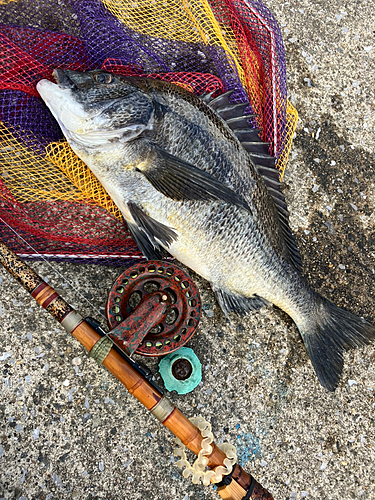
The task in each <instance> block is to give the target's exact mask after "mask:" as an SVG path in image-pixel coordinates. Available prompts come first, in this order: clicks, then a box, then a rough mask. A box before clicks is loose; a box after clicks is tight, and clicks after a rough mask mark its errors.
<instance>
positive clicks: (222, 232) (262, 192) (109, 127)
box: [37, 69, 375, 391]
mask: <svg viewBox="0 0 375 500" xmlns="http://www.w3.org/2000/svg"><path fill="white" fill-rule="evenodd" d="M54 74H55V78H56V81H57V84H54V83H52V82H50V81H48V80H42V81H40V82H39V83H38V86H37V89H38V92H39V93H40V95H41V97H42V98H43V99H44V101H45V102H46V104H47V106H48V107H49V108H50V110H51V112H52V113H53V115H54V116H55V118H56V119H57V121H58V122H59V124H60V126H61V129H62V131H63V133H64V135H65V137H66V139H67V141H68V142H69V144H70V146H71V147H72V149H73V150H74V151H75V153H76V154H77V155H78V156H79V157H80V158H81V159H82V160H83V161H84V162H85V163H86V165H87V166H88V167H89V168H90V169H91V170H92V172H93V173H94V174H95V175H96V177H97V178H98V179H99V181H100V182H101V183H102V185H103V186H104V188H105V189H106V191H107V192H108V194H109V195H110V196H111V198H112V199H113V201H114V202H115V203H116V205H117V206H118V207H119V209H120V210H121V212H122V214H123V216H124V218H125V220H126V222H127V224H128V226H129V229H130V231H131V233H132V235H133V237H134V238H135V240H136V242H137V243H138V245H139V247H140V248H141V250H142V251H143V253H144V255H145V256H146V257H147V258H152V259H154V258H160V256H161V250H162V249H166V250H167V251H168V252H169V253H170V254H171V255H173V256H174V257H176V258H177V259H178V260H180V261H181V262H183V263H184V264H186V265H187V266H189V267H190V268H192V269H194V271H196V272H197V273H198V274H200V275H201V276H203V277H204V278H206V279H207V280H208V281H209V282H210V283H211V286H212V288H213V290H214V291H215V293H216V296H217V298H218V302H219V304H220V306H221V308H222V309H223V311H224V313H225V314H226V315H229V314H230V313H231V312H235V313H237V314H246V313H248V312H249V311H251V310H254V309H258V308H260V307H262V305H264V304H267V303H273V304H275V305H276V306H278V307H279V308H281V309H282V310H283V311H285V312H286V313H287V314H288V315H289V316H291V318H292V319H293V320H294V322H295V323H296V325H297V327H298V329H299V331H300V333H301V336H302V338H303V341H304V343H305V346H306V349H307V352H308V354H309V356H310V359H311V361H312V364H313V366H314V369H315V371H316V374H317V376H318V378H319V380H320V382H321V384H322V385H323V386H324V387H326V388H327V389H328V390H331V391H332V390H334V389H335V387H336V386H337V384H338V381H339V378H340V374H341V372H342V368H343V354H342V353H343V350H344V349H346V348H349V347H354V346H358V345H361V344H366V343H368V342H369V341H370V340H371V339H373V338H374V337H375V329H374V327H373V326H371V325H369V324H368V323H365V322H363V321H362V320H361V319H360V318H358V317H356V316H354V315H353V314H351V313H348V312H346V311H344V310H342V309H339V308H338V307H336V306H335V305H334V304H332V303H331V302H329V301H328V300H326V299H325V298H323V297H321V296H320V295H318V294H317V293H316V292H314V291H313V290H312V289H311V288H310V286H308V285H307V284H306V283H305V281H304V279H303V278H302V276H301V261H300V256H299V252H298V249H297V246H296V244H295V241H294V237H293V235H292V233H291V231H290V229H289V223H288V212H287V209H286V205H285V200H284V196H283V194H282V192H281V189H280V184H279V180H278V173H277V171H276V170H275V168H274V166H273V162H274V160H273V159H272V158H271V157H270V156H269V155H268V154H267V145H265V144H263V143H262V142H261V141H260V140H259V137H258V135H257V131H256V130H252V129H251V128H250V127H249V125H248V120H249V117H248V116H244V109H245V107H246V104H245V105H244V104H240V105H233V104H230V101H229V99H230V93H226V94H222V95H221V96H219V97H216V98H214V99H212V98H211V97H210V96H209V95H207V96H205V97H204V98H202V99H201V98H199V97H197V96H195V95H193V94H191V93H189V92H188V91H186V90H184V89H182V88H181V87H178V86H176V85H173V84H169V83H165V82H160V81H155V80H150V79H145V78H126V77H120V76H114V75H111V74H109V73H105V72H103V71H91V72H87V73H80V72H74V71H68V70H64V71H63V70H60V69H58V70H55V72H54Z"/></svg>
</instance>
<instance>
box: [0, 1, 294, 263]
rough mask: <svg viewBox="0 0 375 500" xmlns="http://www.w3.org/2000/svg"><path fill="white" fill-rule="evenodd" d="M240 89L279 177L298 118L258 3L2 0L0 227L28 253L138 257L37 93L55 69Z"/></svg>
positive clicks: (273, 26) (272, 26) (196, 88)
mask: <svg viewBox="0 0 375 500" xmlns="http://www.w3.org/2000/svg"><path fill="white" fill-rule="evenodd" d="M57 67H58V68H62V69H73V70H80V71H85V70H92V69H97V68H102V69H105V70H107V71H111V72H116V73H119V74H125V75H141V76H148V77H150V78H158V79H162V80H167V81H169V82H175V83H178V84H180V85H182V86H184V87H185V88H187V89H188V90H190V91H191V92H194V93H195V94H197V95H200V94H203V93H205V92H217V95H219V94H220V93H222V92H224V91H227V90H231V89H235V90H236V92H235V93H234V94H233V96H232V101H233V102H238V103H239V102H246V101H249V102H250V104H251V108H252V111H253V113H254V114H256V115H257V118H256V119H254V121H253V126H254V127H255V128H259V129H260V130H261V133H260V134H261V138H262V139H263V140H264V141H266V142H269V143H270V153H271V154H272V155H275V156H276V158H277V168H278V169H279V171H280V174H281V175H282V174H283V172H284V169H285V166H286V162H287V158H288V153H289V150H290V147H291V142H292V138H293V134H294V130H295V126H296V122H297V113H296V111H295V109H294V108H293V107H292V106H291V104H290V103H289V102H288V100H287V94H286V74H285V56H284V48H283V43H282V39H281V34H280V30H279V27H278V25H277V23H276V21H275V19H274V17H273V16H272V14H271V13H270V11H269V10H268V9H267V8H266V7H265V6H264V5H263V4H262V3H261V2H260V1H257V0H189V1H185V0H163V1H160V0H0V217H1V219H2V220H3V221H4V222H1V220H0V233H1V237H2V238H3V240H4V241H5V242H6V243H7V244H9V245H10V247H11V248H12V249H13V250H14V251H16V252H17V253H18V254H19V255H21V256H23V257H26V258H27V257H30V258H32V257H35V251H34V250H32V249H30V247H29V246H28V245H27V244H26V243H25V242H23V241H22V240H21V239H20V238H19V237H18V236H16V235H15V233H14V232H13V231H12V230H11V229H10V227H11V228H13V229H15V230H16V232H17V233H18V234H20V235H21V236H22V237H23V238H24V240H25V241H27V242H30V243H31V244H32V246H33V248H34V249H35V250H36V251H37V252H38V253H39V254H41V255H43V256H44V257H45V258H49V259H55V260H72V261H82V260H83V261H86V262H98V263H111V264H123V263H124V261H125V260H127V259H137V258H140V257H141V254H140V252H139V251H138V249H137V247H136V245H135V243H134V241H133V240H132V239H131V237H130V235H129V233H128V230H127V228H126V226H125V223H124V222H123V220H122V218H121V214H120V212H119V210H118V209H117V207H116V206H115V205H114V203H113V202H112V200H111V199H110V197H109V196H108V195H107V193H106V192H105V191H104V190H103V188H102V187H101V185H100V183H99V182H98V180H97V179H96V178H95V177H94V176H93V174H91V172H90V171H89V169H88V168H87V167H86V166H85V165H84V164H83V163H82V161H81V160H80V159H79V158H78V157H77V156H76V155H75V154H74V153H73V151H72V150H71V148H70V147H69V145H68V143H67V142H66V141H65V139H64V138H63V135H62V133H61V131H60V128H59V126H58V125H57V122H56V121H55V120H54V118H53V117H52V115H51V114H50V112H49V110H48V109H47V107H46V106H45V104H44V103H43V101H42V99H41V98H40V97H39V95H38V92H37V91H36V83H37V82H38V81H39V80H40V79H42V78H47V79H51V80H52V71H53V69H54V68H57Z"/></svg>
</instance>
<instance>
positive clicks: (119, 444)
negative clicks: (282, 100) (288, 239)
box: [0, 0, 375, 500]
mask: <svg viewBox="0 0 375 500" xmlns="http://www.w3.org/2000/svg"><path fill="white" fill-rule="evenodd" d="M267 5H268V6H269V7H270V8H271V10H272V11H273V13H274V14H275V15H276V18H277V19H278V21H279V23H280V24H281V26H282V31H283V36H284V40H285V48H286V54H287V64H288V85H289V96H290V100H291V102H292V103H293V104H294V106H296V108H297V109H298V111H299V113H300V120H299V125H298V129H297V136H296V139H295V141H294V145H293V149H292V153H291V156H290V160H289V164H288V167H287V171H286V175H285V178H284V184H285V186H284V191H285V193H286V195H287V200H288V204H289V208H290V212H291V223H292V227H293V230H294V232H295V234H296V237H297V241H298V243H299V246H300V249H301V253H302V255H303V264H304V270H305V274H306V277H307V279H308V280H309V281H310V282H311V283H312V284H314V287H315V288H316V290H317V291H319V292H320V293H322V294H323V295H325V296H327V297H328V298H330V299H332V300H333V301H334V302H336V303H337V304H338V305H340V306H342V307H345V308H347V309H349V310H351V311H353V312H354V313H356V314H359V315H360V316H363V317H365V318H366V319H368V320H369V321H372V322H373V323H375V314H374V282H375V156H374V126H375V123H374V122H375V114H374V108H375V99H374V71H375V64H374V55H375V38H374V32H375V24H374V21H375V18H374V15H373V3H372V2H370V1H369V0H367V1H363V2H361V1H351V2H339V1H338V0H331V2H329V3H328V2H325V1H320V2H316V1H314V2H307V1H299V2H283V3H281V2H277V1H276V0H272V1H268V2H267ZM54 266H55V267H57V268H58V270H59V272H60V273H61V274H63V275H64V276H66V277H67V279H68V280H69V281H71V282H72V283H73V284H74V286H75V287H76V288H78V289H79V290H80V291H81V293H83V294H85V296H86V297H88V298H89V300H90V302H91V303H92V304H93V307H91V306H89V305H88V304H86V303H85V302H84V300H83V299H82V297H80V296H78V295H77V294H76V293H75V292H74V291H72V290H71V289H70V287H69V286H68V285H67V284H66V283H65V284H64V283H63V281H62V280H61V278H60V277H59V276H56V274H55V272H54V271H53V270H51V268H49V267H48V266H47V264H45V263H35V265H34V269H35V270H36V271H37V272H38V273H39V274H40V275H41V276H42V277H44V278H47V279H48V282H49V283H50V284H51V285H52V286H54V287H55V288H57V289H58V290H59V291H60V292H61V293H62V294H63V296H64V297H66V298H67V299H68V301H69V302H70V303H71V304H72V305H74V306H75V307H76V308H77V309H78V310H80V311H81V312H82V313H83V314H90V315H91V316H96V317H98V315H99V312H101V313H103V312H104V310H103V306H104V303H105V300H106V295H107V291H108V289H109V287H110V286H111V284H112V282H113V281H114V280H115V278H116V276H117V274H118V273H119V269H107V268H100V267H96V266H89V265H79V266H74V265H68V264H59V265H56V264H54ZM191 275H192V277H193V278H194V279H195V281H196V283H197V284H198V286H199V288H200V291H201V296H202V304H203V309H204V312H203V317H202V321H201V323H200V327H199V330H198V332H197V333H196V334H195V336H194V338H193V339H192V341H191V342H190V343H189V346H190V347H192V348H193V349H194V350H195V352H196V354H197V355H198V357H199V358H200V360H201V362H202V365H203V380H202V385H201V386H200V387H198V388H197V389H196V390H195V391H194V392H192V393H191V394H188V395H185V396H177V395H176V394H174V393H172V394H171V398H172V400H173V401H174V402H175V403H176V404H177V405H178V406H179V407H180V409H181V410H182V411H183V412H184V413H185V414H186V415H188V416H193V415H202V416H203V417H205V418H206V419H208V420H209V421H210V422H211V424H212V426H213V431H214V434H215V437H216V439H217V440H218V441H229V442H231V443H233V444H234V445H236V447H237V450H238V456H239V462H240V463H241V464H242V465H243V466H244V467H245V468H246V470H248V471H249V472H250V473H251V474H253V475H254V476H255V477H256V478H257V479H258V480H260V481H261V482H262V483H263V484H264V485H265V486H266V487H267V488H268V489H269V490H270V491H271V492H272V493H273V494H274V497H275V500H300V499H302V498H308V499H314V500H318V499H319V500H339V499H340V500H350V499H353V498H358V499H364V500H365V499H366V500H371V499H375V479H374V478H375V428H374V425H375V393H374V391H375V368H374V367H375V349H374V346H368V347H366V348H362V349H358V350H354V351H350V352H348V353H347V354H346V355H345V369H344V375H343V379H342V382H341V383H340V385H339V387H338V389H337V390H336V392H335V393H334V394H331V393H328V392H327V391H325V390H324V389H323V388H322V387H321V386H320V385H319V384H318V382H317V379H316V377H315V375H314V373H313V369H312V367H311V364H310V362H309V359H308V357H307V354H306V352H305V349H304V347H303V343H302V341H301V339H300V337H299V334H298V332H297V329H296V327H295V326H294V324H293V323H292V321H291V320H290V319H289V318H288V317H287V316H286V315H285V314H284V313H282V312H280V311H279V310H277V309H275V308H269V309H264V310H262V311H260V312H258V313H255V314H253V315H251V316H250V317H249V318H247V319H246V320H243V321H239V320H238V321H234V322H233V323H232V324H230V323H229V322H228V321H227V320H226V319H225V318H224V317H223V315H222V313H221V312H220V310H219V308H218V306H217V304H216V302H215V299H214V296H213V293H212V292H211V291H210V289H209V287H208V286H207V284H206V283H205V282H204V281H203V280H201V279H200V278H198V277H197V276H195V275H194V274H193V273H191ZM98 311H99V312H98ZM0 331H1V335H0V370H1V377H0V387H1V392H0V498H1V499H3V498H5V499H6V500H11V499H12V500H13V499H21V500H25V499H26V500H31V499H41V500H42V499H43V500H47V499H50V500H52V499H53V500H54V499H79V500H80V499H92V498H98V499H113V500H114V499H120V498H121V499H126V500H130V499H134V500H136V499H143V500H146V499H148V500H193V499H194V500H195V499H197V500H198V499H214V498H218V496H217V494H216V493H215V491H214V490H213V488H212V487H203V486H194V485H192V484H191V483H190V482H189V481H188V480H186V479H184V478H183V477H182V475H181V473H180V471H179V469H177V467H176V466H175V465H174V464H173V458H172V442H173V437H172V436H171V435H170V434H169V432H168V431H167V430H166V429H164V428H162V427H161V426H160V425H159V424H158V423H157V422H156V420H155V419H154V418H153V417H152V416H150V415H149V414H148V413H147V412H146V410H144V409H143V408H142V407H141V406H140V405H139V404H138V402H137V401H135V400H133V398H132V397H131V396H129V395H127V393H126V391H125V389H124V388H122V387H121V386H120V385H119V384H118V383H117V382H116V381H115V379H114V378H113V377H112V376H111V375H110V374H109V373H108V372H106V371H105V370H100V369H98V368H97V366H96V364H95V362H94V361H92V360H90V359H89V358H88V357H87V356H86V353H85V352H84V349H83V348H81V347H80V346H79V345H78V343H77V342H76V341H75V340H74V339H73V338H72V337H70V336H69V335H67V334H66V333H64V332H63V331H62V330H61V329H60V328H59V327H58V325H57V324H56V322H55V321H54V320H53V319H52V318H50V317H49V316H48V315H47V313H45V312H44V311H43V310H41V309H40V308H38V306H36V305H35V303H34V302H33V299H31V298H29V296H28V295H27V294H26V293H25V292H24V291H23V290H22V289H20V287H19V286H18V285H17V284H16V283H15V282H14V281H13V280H12V279H11V278H10V276H9V275H8V274H7V273H6V272H5V271H4V270H2V269H0ZM7 353H9V354H7ZM147 364H148V365H149V366H150V367H152V368H153V369H155V370H156V368H157V363H156V361H154V360H150V361H147ZM157 380H159V379H158V377H157Z"/></svg>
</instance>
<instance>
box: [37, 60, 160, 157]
mask: <svg viewBox="0 0 375 500" xmlns="http://www.w3.org/2000/svg"><path fill="white" fill-rule="evenodd" d="M54 77H55V79H56V82H57V83H56V84H55V83H52V82H50V81H49V80H41V81H40V82H39V83H38V84H37V90H38V92H39V94H40V96H41V97H42V99H43V100H44V102H45V103H46V105H47V106H48V107H49V109H50V110H51V112H52V114H53V115H54V117H55V118H56V120H57V121H58V123H59V125H60V127H61V129H62V131H63V133H64V135H65V137H66V138H67V140H68V142H70V143H71V144H72V146H75V147H79V146H83V147H85V148H90V149H95V148H97V147H100V148H103V147H104V148H108V147H110V146H111V143H113V142H118V141H120V142H126V141H129V140H131V139H134V138H136V137H137V136H139V135H140V134H141V133H142V132H144V131H145V130H147V129H151V128H152V123H153V114H154V105H153V102H152V96H151V95H150V94H148V93H147V92H145V91H143V90H142V89H140V88H138V87H137V86H136V85H135V84H134V83H132V82H131V81H130V80H128V79H126V78H122V77H118V76H115V75H112V74H110V73H105V72H102V71H89V72H85V73H82V72H79V71H71V70H61V69H56V70H55V71H54Z"/></svg>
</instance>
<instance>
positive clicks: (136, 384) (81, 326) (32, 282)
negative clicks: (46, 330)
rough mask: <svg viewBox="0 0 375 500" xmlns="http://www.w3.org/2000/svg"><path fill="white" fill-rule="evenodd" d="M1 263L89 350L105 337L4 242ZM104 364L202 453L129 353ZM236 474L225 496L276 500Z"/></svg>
mask: <svg viewBox="0 0 375 500" xmlns="http://www.w3.org/2000/svg"><path fill="white" fill-rule="evenodd" d="M0 263H1V264H2V265H3V266H4V267H5V269H7V270H8V271H9V272H10V273H11V274H12V275H13V276H14V277H15V278H16V279H17V281H19V282H20V283H21V284H22V286H23V287H24V288H25V289H26V290H27V291H28V292H29V293H30V294H31V295H32V297H34V299H35V300H36V301H37V302H38V304H40V305H41V306H42V307H43V308H44V309H46V310H47V311H48V312H49V313H50V314H52V316H54V317H55V318H56V319H57V321H59V323H60V324H61V325H62V326H64V328H65V329H66V330H67V331H68V332H69V333H71V334H72V335H73V336H74V337H75V338H76V339H77V340H78V341H79V342H80V343H81V344H82V345H83V346H84V347H85V348H86V349H87V350H88V351H89V352H90V351H92V349H93V347H94V346H95V345H96V344H97V343H98V342H99V341H100V340H101V339H102V336H101V335H100V334H99V333H98V332H97V331H96V330H95V329H94V328H92V327H91V326H90V325H89V324H88V323H86V322H85V321H84V320H83V318H82V317H81V316H80V315H79V314H78V313H77V312H76V311H75V310H74V309H73V308H72V307H71V306H70V305H69V304H68V303H67V302H66V301H65V300H64V299H62V298H61V297H60V296H59V295H58V293H57V292H56V291H55V290H54V289H53V288H52V287H50V286H49V285H47V283H45V282H44V281H43V280H42V278H40V277H39V276H38V275H37V274H36V273H35V272H34V271H33V270H32V269H31V268H30V267H29V266H28V265H27V264H26V263H25V262H23V261H22V260H21V259H20V258H19V257H17V255H16V254H14V253H13V252H12V251H11V250H10V249H9V248H8V247H7V246H6V245H5V244H4V243H2V242H1V241H0ZM103 366H104V367H105V368H107V369H108V370H109V371H110V372H111V373H112V374H113V375H114V376H115V377H116V378H117V379H118V380H119V381H120V382H121V383H122V384H123V385H124V386H125V387H126V389H127V390H128V391H129V392H130V393H131V394H132V395H133V396H134V397H135V398H137V399H138V400H139V401H140V402H141V403H142V404H143V405H144V406H145V407H146V408H147V410H149V411H150V412H151V413H153V415H154V416H155V417H156V418H158V419H159V420H160V421H161V423H162V424H163V425H164V426H165V427H166V428H167V429H169V430H170V431H171V432H172V433H173V434H174V435H175V436H177V437H178V438H179V439H180V440H181V442H182V443H183V444H184V445H185V446H186V447H187V448H189V449H190V450H191V451H192V452H193V453H195V454H196V455H198V453H199V451H200V450H201V448H202V440H203V438H202V435H201V433H200V431H199V429H198V428H197V427H196V426H195V425H194V424H192V423H191V422H190V420H189V419H188V418H186V417H185V416H184V415H183V414H182V413H181V412H180V411H179V410H178V409H177V408H176V407H174V406H173V405H172V404H171V403H170V402H169V400H168V399H166V398H165V397H163V395H162V394H161V393H160V392H159V391H158V390H156V389H155V388H154V387H153V385H152V384H150V383H149V382H148V381H147V380H146V379H145V378H144V376H143V375H142V374H140V373H139V372H138V371H137V370H136V369H135V368H133V366H132V365H131V364H130V362H129V361H127V359H126V357H125V355H123V354H121V353H120V352H119V351H118V350H117V349H115V348H113V347H111V348H110V349H108V353H107V354H106V357H105V359H104V361H103ZM212 447H213V451H212V453H211V455H210V456H209V457H208V459H209V463H208V466H209V467H210V468H211V469H213V468H215V467H217V466H219V465H223V461H224V459H225V458H226V455H225V454H224V453H223V452H222V451H221V450H220V449H219V448H218V447H217V446H216V445H215V444H214V443H212ZM232 477H233V479H234V480H232V482H231V483H230V484H229V485H225V486H221V487H219V488H218V490H217V491H218V493H219V495H220V496H221V498H223V499H226V500H243V499H244V498H245V496H246V492H247V491H248V490H249V488H253V492H252V494H251V497H249V499H250V498H251V499H252V500H273V498H272V496H271V495H270V494H269V493H268V492H267V491H266V490H265V489H264V488H263V487H262V486H261V485H260V484H259V483H257V482H256V481H255V480H254V479H253V478H252V476H251V475H250V474H247V473H246V472H245V471H244V470H243V469H242V468H241V467H240V466H239V465H238V464H236V465H235V468H234V471H233V474H232Z"/></svg>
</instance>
